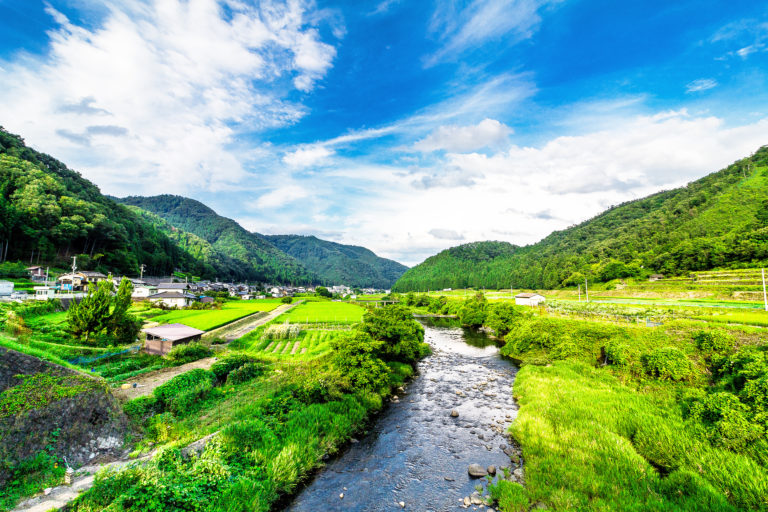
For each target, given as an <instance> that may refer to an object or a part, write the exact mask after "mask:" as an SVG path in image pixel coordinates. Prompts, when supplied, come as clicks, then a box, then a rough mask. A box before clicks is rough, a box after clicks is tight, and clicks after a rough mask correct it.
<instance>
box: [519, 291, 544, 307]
mask: <svg viewBox="0 0 768 512" xmlns="http://www.w3.org/2000/svg"><path fill="white" fill-rule="evenodd" d="M545 300H546V299H545V298H544V296H543V295H539V294H538V293H518V294H517V295H515V305H517V306H538V305H539V304H541V303H542V302H544V301H545Z"/></svg>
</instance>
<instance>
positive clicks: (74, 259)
mask: <svg viewBox="0 0 768 512" xmlns="http://www.w3.org/2000/svg"><path fill="white" fill-rule="evenodd" d="M75 272H77V256H72V274H73V275H72V277H75V276H74V273H75Z"/></svg>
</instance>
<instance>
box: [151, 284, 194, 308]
mask: <svg viewBox="0 0 768 512" xmlns="http://www.w3.org/2000/svg"><path fill="white" fill-rule="evenodd" d="M158 288H159V287H158ZM195 299H196V297H195V296H194V295H191V294H189V293H183V292H160V293H155V294H154V295H150V296H149V297H147V300H149V302H151V303H152V304H160V303H163V304H165V305H166V306H168V307H170V308H172V307H177V308H185V307H187V306H189V305H190V304H192V303H193V302H194V301H195Z"/></svg>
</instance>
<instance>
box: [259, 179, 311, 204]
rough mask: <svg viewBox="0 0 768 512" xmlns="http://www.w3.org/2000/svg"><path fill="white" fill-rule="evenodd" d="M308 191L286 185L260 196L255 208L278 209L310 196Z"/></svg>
mask: <svg viewBox="0 0 768 512" xmlns="http://www.w3.org/2000/svg"><path fill="white" fill-rule="evenodd" d="M311 195H312V194H311V193H310V191H309V190H307V189H306V188H304V187H302V186H300V185H286V186H284V187H280V188H277V189H275V190H272V191H271V192H267V193H266V194H263V195H262V196H260V197H259V198H258V199H257V200H256V203H255V206H256V208H278V207H282V206H287V205H289V204H290V203H294V202H296V201H298V200H299V199H304V198H306V197H309V196H311Z"/></svg>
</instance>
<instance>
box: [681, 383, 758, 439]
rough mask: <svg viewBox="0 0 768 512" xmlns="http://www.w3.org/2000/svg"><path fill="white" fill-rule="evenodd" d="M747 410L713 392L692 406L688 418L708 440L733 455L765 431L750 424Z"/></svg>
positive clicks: (724, 394)
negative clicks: (697, 424) (728, 450)
mask: <svg viewBox="0 0 768 512" xmlns="http://www.w3.org/2000/svg"><path fill="white" fill-rule="evenodd" d="M749 413H750V409H749V407H747V406H746V405H744V404H743V403H741V402H740V401H739V399H738V398H736V396H735V395H733V394H731V393H727V392H719V393H712V394H709V395H707V396H705V397H704V398H703V399H702V400H699V401H698V402H695V403H694V404H692V405H691V407H690V410H689V416H690V418H691V419H694V420H698V421H700V422H701V423H702V424H703V425H704V428H705V432H706V435H707V437H708V438H709V440H710V441H711V442H712V444H714V445H715V446H722V447H724V448H728V449H730V450H733V451H736V452H743V451H745V450H746V449H747V447H748V445H749V443H751V442H753V441H756V440H758V439H760V438H761V437H762V435H763V434H764V428H762V427H761V426H760V425H757V424H754V423H750V421H749Z"/></svg>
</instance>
